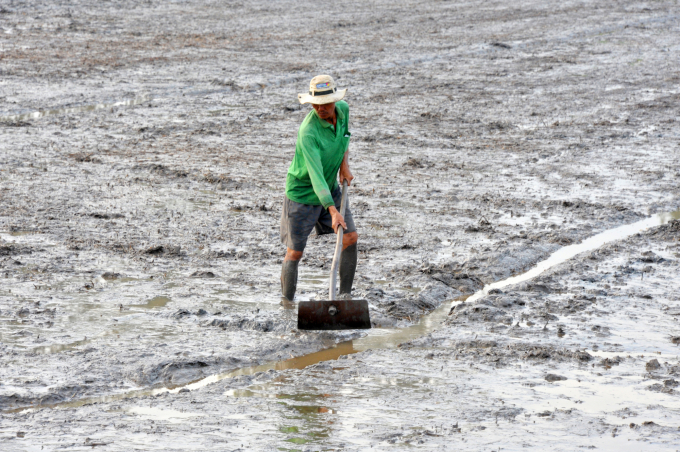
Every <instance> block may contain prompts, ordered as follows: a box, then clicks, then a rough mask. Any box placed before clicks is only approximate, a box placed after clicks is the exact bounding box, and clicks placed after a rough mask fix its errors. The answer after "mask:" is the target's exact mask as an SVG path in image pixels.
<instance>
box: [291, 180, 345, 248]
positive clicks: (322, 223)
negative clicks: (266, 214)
mask: <svg viewBox="0 0 680 452" xmlns="http://www.w3.org/2000/svg"><path fill="white" fill-rule="evenodd" d="M331 195H332V196H333V201H335V208H336V209H338V211H340V202H341V201H342V191H341V190H340V187H337V188H336V189H335V190H333V193H331ZM344 219H345V223H346V224H347V229H345V233H348V232H355V231H356V230H357V229H356V226H354V219H353V218H352V211H351V210H350V209H349V198H348V199H347V207H346V210H345V216H344ZM312 229H316V234H317V235H321V234H333V233H334V232H333V228H332V219H331V214H330V213H328V211H327V210H326V209H324V207H323V206H310V205H308V204H300V203H299V202H295V201H291V200H290V199H288V197H287V196H284V200H283V212H282V213H281V243H283V244H284V245H286V246H287V247H288V248H290V249H292V250H295V251H304V250H305V245H307V237H309V234H310V233H311V232H312Z"/></svg>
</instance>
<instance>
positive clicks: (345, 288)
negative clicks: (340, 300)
mask: <svg viewBox="0 0 680 452" xmlns="http://www.w3.org/2000/svg"><path fill="white" fill-rule="evenodd" d="M356 269H357V244H356V243H355V244H354V245H350V246H348V247H347V248H345V249H344V250H342V254H341V255H340V292H339V295H342V294H347V295H351V294H352V283H353V282H354V272H356Z"/></svg>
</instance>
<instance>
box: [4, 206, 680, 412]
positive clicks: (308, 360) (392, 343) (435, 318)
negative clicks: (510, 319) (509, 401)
mask: <svg viewBox="0 0 680 452" xmlns="http://www.w3.org/2000/svg"><path fill="white" fill-rule="evenodd" d="M676 218H680V210H679V211H673V212H669V213H664V214H657V215H654V216H652V217H650V218H647V219H645V220H642V221H638V222H636V223H633V224H630V225H625V226H620V227H617V228H614V229H611V230H608V231H604V232H602V233H599V234H597V235H595V236H593V237H590V238H588V239H586V240H584V241H583V242H582V243H580V244H578V245H571V246H566V247H564V248H561V249H560V250H558V251H556V252H555V253H553V254H552V255H551V256H550V257H549V258H548V259H546V260H544V261H541V262H539V263H538V264H537V265H536V266H535V267H534V268H533V269H531V270H529V271H528V272H526V273H524V274H522V275H518V276H514V277H511V278H508V279H506V280H503V281H498V282H496V283H493V284H489V285H487V286H485V287H484V288H483V289H481V290H479V291H477V292H476V293H474V294H472V295H465V296H462V297H460V299H459V300H457V301H467V302H472V301H474V300H477V299H480V298H482V297H484V296H485V295H486V294H488V292H489V290H491V289H494V288H502V287H506V286H510V285H513V284H517V283H519V282H523V281H527V280H529V279H532V278H535V277H536V276H538V275H539V274H541V273H543V272H545V271H547V270H549V269H551V268H553V267H555V266H556V265H559V264H561V263H563V262H565V261H567V260H569V259H571V258H573V257H574V256H576V255H577V254H580V253H583V252H587V251H592V250H595V249H597V248H599V247H601V246H602V245H604V244H605V243H609V242H612V241H615V240H623V239H625V238H627V237H630V236H631V235H633V234H636V233H638V232H640V231H643V230H645V229H647V228H649V227H653V226H658V225H661V224H665V223H667V222H668V221H671V220H672V219H676ZM307 282H308V283H309V282H310V281H309V280H308V281H307ZM318 283H319V284H321V281H318ZM170 301H171V300H170V298H168V297H164V296H159V297H155V298H153V299H151V300H149V301H148V302H147V303H146V304H142V305H131V306H138V307H144V308H153V307H157V306H165V304H167V303H168V302H170ZM450 308H451V304H450V303H442V304H441V306H439V307H438V308H437V309H435V310H434V311H432V312H431V313H430V314H427V315H425V316H424V317H423V318H421V319H420V321H419V322H418V323H416V324H414V325H411V326H408V327H405V328H373V329H371V330H370V331H369V332H368V333H367V334H366V335H365V336H364V337H361V338H359V339H355V340H351V341H346V342H341V343H339V344H337V345H335V346H333V347H331V348H328V349H325V350H321V351H318V352H314V353H310V354H307V355H303V356H299V357H295V358H291V359H286V360H283V361H276V362H271V363H267V364H262V365H257V366H252V367H245V368H241V369H237V370H234V371H229V372H225V373H221V374H215V375H211V376H208V377H205V378H201V379H199V380H197V381H195V382H191V383H188V384H182V385H173V386H172V387H165V388H155V389H145V390H135V391H131V392H128V393H124V394H118V395H114V396H103V397H93V398H87V399H83V400H79V401H76V402H68V403H58V404H54V405H51V406H50V405H48V406H46V407H50V408H57V407H77V406H82V405H83V404H87V403H94V402H111V401H115V400H123V399H127V398H131V397H141V396H145V395H158V394H161V393H163V392H170V393H178V392H179V391H180V390H182V389H188V390H190V391H194V390H198V389H201V388H204V387H206V386H208V385H211V384H214V383H217V382H219V381H221V380H224V379H227V378H234V377H238V376H242V375H254V374H256V373H258V372H266V371H268V370H288V369H304V368H306V367H309V366H311V365H314V364H317V363H319V362H322V361H328V360H336V359H338V358H339V357H340V356H343V355H350V354H354V353H359V352H363V351H367V350H381V349H394V348H397V347H399V346H400V345H401V344H402V343H405V342H409V341H413V340H414V339H417V338H420V337H423V336H425V335H427V334H430V333H432V332H433V331H435V330H436V329H437V328H439V327H440V326H441V325H442V323H443V322H444V320H446V318H447V316H448V315H449V310H450ZM86 342H87V341H86V340H84V341H78V342H74V343H73V344H67V345H57V346H49V347H42V348H41V347H38V348H36V351H37V352H39V353H55V352H59V351H62V350H66V349H71V348H73V347H76V346H78V345H82V344H83V343H86ZM576 389H578V391H577V390H576ZM631 390H632V389H631ZM579 391H581V392H583V391H585V392H587V391H589V389H587V387H583V386H574V392H573V394H572V396H576V395H578V394H580V393H581V392H579ZM603 397H604V399H607V397H606V396H603ZM630 400H632V399H630ZM598 403H600V402H593V404H594V406H599V405H598ZM567 405H568V404H567ZM564 406H565V407H566V405H564ZM614 406H618V405H616V403H614V405H612V407H614ZM581 408H583V407H581ZM601 409H604V408H603V407H600V410H601ZM612 409H613V408H612ZM678 409H680V404H679V405H678ZM21 410H22V409H19V410H11V412H16V411H21Z"/></svg>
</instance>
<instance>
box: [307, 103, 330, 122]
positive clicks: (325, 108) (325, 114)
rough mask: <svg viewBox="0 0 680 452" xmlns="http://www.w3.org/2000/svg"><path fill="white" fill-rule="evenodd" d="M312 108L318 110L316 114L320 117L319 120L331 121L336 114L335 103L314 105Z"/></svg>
mask: <svg viewBox="0 0 680 452" xmlns="http://www.w3.org/2000/svg"><path fill="white" fill-rule="evenodd" d="M312 107H314V110H316V114H317V115H319V118H321V119H324V120H326V119H331V118H332V117H333V115H334V114H335V102H333V103H330V104H323V105H316V104H312Z"/></svg>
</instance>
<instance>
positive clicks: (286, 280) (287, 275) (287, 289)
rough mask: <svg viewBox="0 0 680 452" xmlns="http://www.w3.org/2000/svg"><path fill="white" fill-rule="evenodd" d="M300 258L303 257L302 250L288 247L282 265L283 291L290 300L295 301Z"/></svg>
mask: <svg viewBox="0 0 680 452" xmlns="http://www.w3.org/2000/svg"><path fill="white" fill-rule="evenodd" d="M300 259H302V251H295V250H292V249H290V248H288V251H287V252H286V257H285V259H284V260H283V266H282V267H281V293H282V294H283V296H284V297H286V299H287V300H288V301H293V298H295V289H297V279H298V264H299V263H300Z"/></svg>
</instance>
